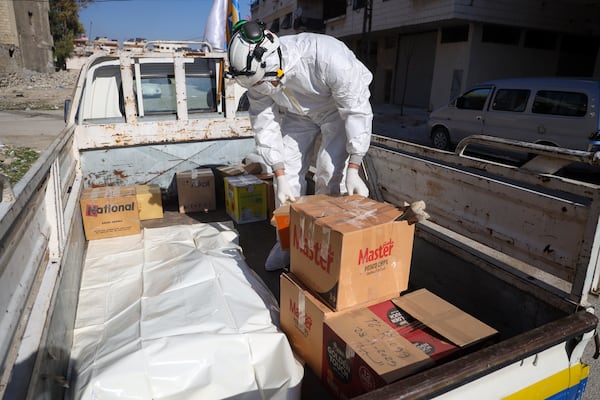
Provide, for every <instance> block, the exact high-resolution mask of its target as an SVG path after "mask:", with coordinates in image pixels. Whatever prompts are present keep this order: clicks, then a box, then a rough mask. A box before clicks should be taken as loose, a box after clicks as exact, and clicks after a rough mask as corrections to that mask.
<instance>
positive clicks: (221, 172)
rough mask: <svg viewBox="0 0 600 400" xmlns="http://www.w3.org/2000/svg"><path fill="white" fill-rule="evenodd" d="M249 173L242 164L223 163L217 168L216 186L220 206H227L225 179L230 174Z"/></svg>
mask: <svg viewBox="0 0 600 400" xmlns="http://www.w3.org/2000/svg"><path fill="white" fill-rule="evenodd" d="M245 174H247V172H246V170H245V169H244V166H243V165H242V164H234V165H221V166H219V167H216V168H215V188H216V193H217V205H218V207H225V189H224V188H225V181H224V179H225V178H227V177H229V176H238V175H245Z"/></svg>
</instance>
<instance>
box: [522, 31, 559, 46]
mask: <svg viewBox="0 0 600 400" xmlns="http://www.w3.org/2000/svg"><path fill="white" fill-rule="evenodd" d="M557 42H558V34H557V33H554V32H548V31H538V30H527V31H526V32H525V42H524V43H523V46H525V47H527V48H530V49H542V50H554V49H556V43H557Z"/></svg>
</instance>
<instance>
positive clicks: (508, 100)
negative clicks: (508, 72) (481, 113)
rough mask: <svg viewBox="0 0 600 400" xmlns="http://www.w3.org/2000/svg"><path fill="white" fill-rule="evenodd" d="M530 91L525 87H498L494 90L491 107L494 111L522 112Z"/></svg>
mask: <svg viewBox="0 0 600 400" xmlns="http://www.w3.org/2000/svg"><path fill="white" fill-rule="evenodd" d="M530 93H531V92H530V91H529V90H527V89H499V90H498V91H497V92H496V96H495V97H494V101H493V102H492V109H493V110H496V111H513V112H523V111H525V106H526V105H527V100H528V99H529V94H530Z"/></svg>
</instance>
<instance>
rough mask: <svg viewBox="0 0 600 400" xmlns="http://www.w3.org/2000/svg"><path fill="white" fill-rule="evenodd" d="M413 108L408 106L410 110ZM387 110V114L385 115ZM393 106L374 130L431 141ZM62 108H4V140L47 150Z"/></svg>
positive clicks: (593, 396) (595, 378) (596, 395)
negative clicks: (395, 114)
mask: <svg viewBox="0 0 600 400" xmlns="http://www.w3.org/2000/svg"><path fill="white" fill-rule="evenodd" d="M411 111H412V110H408V111H407V113H408V114H410V113H411ZM386 113H387V115H385V114H386ZM390 113H393V109H390V108H385V109H383V110H382V111H381V112H380V113H377V110H376V115H375V120H374V131H375V133H377V134H381V135H387V136H391V137H395V138H397V139H402V140H406V141H412V142H415V143H419V144H424V145H428V144H429V140H428V138H427V128H426V125H425V124H420V123H419V121H423V119H424V118H426V113H424V112H423V111H417V112H413V114H414V116H413V117H401V118H400V117H396V116H390V115H389V114H390ZM64 125H65V123H64V121H63V112H62V110H56V111H0V144H4V145H21V146H27V147H31V148H34V149H36V150H40V151H41V150H43V149H45V148H46V146H48V144H50V143H51V142H52V140H53V139H54V137H55V136H56V135H57V134H58V133H60V131H61V129H62V128H63V127H64ZM590 302H591V303H592V305H593V306H594V307H595V308H596V309H599V306H600V301H599V298H598V297H597V296H593V295H591V296H590ZM594 350H595V348H594V346H593V344H590V345H588V347H587V349H586V352H585V354H584V358H583V359H584V361H585V362H587V363H588V364H590V365H591V371H592V375H591V376H590V379H589V382H588V387H587V390H586V392H585V395H584V397H583V399H582V400H597V399H600V360H594V359H593V358H592V355H593V353H594Z"/></svg>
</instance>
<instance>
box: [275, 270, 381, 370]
mask: <svg viewBox="0 0 600 400" xmlns="http://www.w3.org/2000/svg"><path fill="white" fill-rule="evenodd" d="M279 287H280V291H279V304H280V312H279V321H280V324H281V329H282V330H283V331H284V332H285V334H286V335H287V337H288V340H289V341H290V344H291V345H292V349H293V350H294V352H295V353H296V354H298V355H299V356H300V357H302V359H303V360H304V361H305V362H306V363H307V364H308V366H309V367H310V368H311V369H312V370H313V371H314V372H315V374H316V375H317V376H321V362H322V358H323V324H324V322H325V321H326V320H327V319H328V318H330V317H332V316H334V315H338V314H340V313H344V312H346V310H348V311H350V310H353V309H355V308H348V309H346V310H343V311H333V310H332V309H331V308H329V307H328V306H327V305H326V304H324V303H323V302H321V301H320V300H319V299H318V298H317V297H315V296H313V295H312V293H310V291H309V290H308V289H307V288H306V287H305V286H304V285H303V284H302V283H301V282H300V281H299V280H298V278H296V277H295V276H294V274H292V273H289V272H288V273H286V272H283V273H282V274H281V275H280V276H279ZM384 300H387V299H385V298H381V299H378V300H375V301H373V302H370V303H367V304H364V305H359V306H357V307H364V306H367V305H369V304H379V303H382V302H383V301H384Z"/></svg>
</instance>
